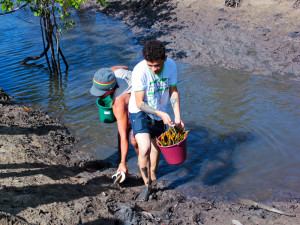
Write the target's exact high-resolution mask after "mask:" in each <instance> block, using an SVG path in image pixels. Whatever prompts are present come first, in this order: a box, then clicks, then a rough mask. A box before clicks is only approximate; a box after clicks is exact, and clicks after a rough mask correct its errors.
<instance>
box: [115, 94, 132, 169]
mask: <svg viewBox="0 0 300 225" xmlns="http://www.w3.org/2000/svg"><path fill="white" fill-rule="evenodd" d="M129 97H130V94H123V95H121V96H119V97H118V98H117V99H116V100H115V102H114V105H113V112H114V115H115V117H116V119H117V123H118V131H119V135H120V145H121V163H120V164H119V167H118V171H120V170H122V171H124V172H125V173H127V172H128V170H127V167H126V158H127V154H128V148H129V138H128V108H127V105H128V101H129Z"/></svg>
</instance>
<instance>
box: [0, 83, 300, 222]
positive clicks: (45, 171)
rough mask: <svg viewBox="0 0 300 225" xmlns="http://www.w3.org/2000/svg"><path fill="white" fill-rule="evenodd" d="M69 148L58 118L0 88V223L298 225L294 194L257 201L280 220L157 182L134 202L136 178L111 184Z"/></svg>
mask: <svg viewBox="0 0 300 225" xmlns="http://www.w3.org/2000/svg"><path fill="white" fill-rule="evenodd" d="M76 143H77V141H76V140H75V138H74V137H73V136H72V135H71V134H70V133H69V132H68V130H67V128H65V127H64V125H63V124H62V123H61V122H60V121H58V120H57V119H55V118H52V117H50V116H49V115H47V113H45V112H43V111H40V110H37V109H34V108H32V107H30V106H27V105H26V106H24V105H22V104H20V103H19V104H16V102H14V101H13V99H12V98H11V97H10V96H8V95H7V94H6V93H5V92H4V91H3V90H2V89H0V155H1V158H0V202H1V203H0V224H3V225H6V224H18V225H19V224H20V225H21V224H22V225H23V224H45V225H46V224H47V225H48V224H66V225H73V224H74V225H79V224H84V225H92V224H232V223H233V222H235V223H236V221H239V222H241V223H242V224H299V215H300V207H299V206H300V198H296V197H293V196H291V197H290V198H288V199H286V200H285V201H280V200H274V201H269V202H265V203H263V204H265V205H266V206H268V207H269V208H274V209H277V210H280V211H282V212H284V213H285V215H282V214H279V213H276V212H272V211H268V210H265V209H263V208H260V207H258V206H257V205H255V204H254V205H251V204H250V205H247V204H244V203H241V202H240V200H239V199H236V200H234V201H227V200H226V198H224V200H217V199H216V196H215V195H214V192H213V191H210V192H209V191H206V190H205V189H203V190H199V192H201V195H200V196H201V197H200V198H194V197H193V198H189V197H187V196H184V195H183V194H182V193H180V192H178V191H176V190H174V189H172V188H170V187H169V186H168V185H167V184H166V183H165V182H164V181H161V182H157V183H156V184H155V186H154V187H153V189H152V192H151V195H150V197H149V200H148V201H147V202H143V201H138V200H137V197H138V195H139V193H141V191H142V190H143V189H144V186H143V181H142V178H141V176H140V174H130V175H129V176H127V178H126V180H125V181H124V182H123V183H121V184H113V179H112V175H113V174H114V173H115V172H116V168H114V167H113V166H112V165H111V163H110V162H105V161H102V160H97V159H94V158H93V157H91V156H90V155H88V154H86V153H85V152H78V151H76V150H75V149H74V147H75V146H76ZM224 221H225V222H224Z"/></svg>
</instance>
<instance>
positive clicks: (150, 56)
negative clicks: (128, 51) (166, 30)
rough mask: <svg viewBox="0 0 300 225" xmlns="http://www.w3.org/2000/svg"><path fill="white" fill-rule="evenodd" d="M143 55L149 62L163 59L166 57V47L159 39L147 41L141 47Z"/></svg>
mask: <svg viewBox="0 0 300 225" xmlns="http://www.w3.org/2000/svg"><path fill="white" fill-rule="evenodd" d="M143 57H144V59H145V60H146V61H149V62H154V61H157V60H164V59H165V57H166V48H165V46H164V44H163V43H162V42H160V41H156V40H150V41H147V42H146V43H145V45H144V47H143Z"/></svg>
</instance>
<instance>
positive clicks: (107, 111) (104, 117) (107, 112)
mask: <svg viewBox="0 0 300 225" xmlns="http://www.w3.org/2000/svg"><path fill="white" fill-rule="evenodd" d="M97 105H98V107H99V117H100V121H101V122H103V123H114V122H115V121H116V117H115V115H114V112H113V110H112V107H105V106H104V103H103V101H102V99H100V98H99V99H98V100H97Z"/></svg>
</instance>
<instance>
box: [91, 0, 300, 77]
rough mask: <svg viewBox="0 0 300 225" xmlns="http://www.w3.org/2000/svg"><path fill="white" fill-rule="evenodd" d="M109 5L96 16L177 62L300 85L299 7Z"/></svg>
mask: <svg viewBox="0 0 300 225" xmlns="http://www.w3.org/2000/svg"><path fill="white" fill-rule="evenodd" d="M92 1H93V0H92ZM110 2H111V3H110V4H109V6H107V7H106V8H104V9H99V10H101V12H102V13H105V14H107V15H108V16H112V17H115V18H118V19H120V20H122V21H123V22H124V23H125V24H126V25H127V26H128V27H129V29H131V30H132V31H133V32H134V34H135V38H136V40H137V42H138V43H139V44H143V43H144V41H145V40H147V39H151V38H157V39H159V40H161V41H163V42H164V43H166V45H167V48H168V50H169V53H168V54H169V56H170V57H172V58H174V59H176V60H178V61H181V62H185V63H191V64H197V65H201V66H213V65H214V66H220V67H224V68H232V69H239V70H245V71H249V72H251V73H253V74H259V75H265V76H272V77H275V78H277V79H283V80H296V81H299V80H300V24H299V15H300V7H299V5H300V4H299V2H295V1H291V0H284V1H276V0H267V1H255V0H243V1H241V4H240V6H239V7H236V8H233V7H225V5H224V0H218V1H215V0H208V1H200V0H184V1H179V0H163V1H155V0H148V1H141V0H125V1H118V0H113V1H110ZM91 5H93V4H91ZM91 5H86V7H87V8H88V9H91V8H93V7H88V6H91ZM94 9H95V7H94Z"/></svg>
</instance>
